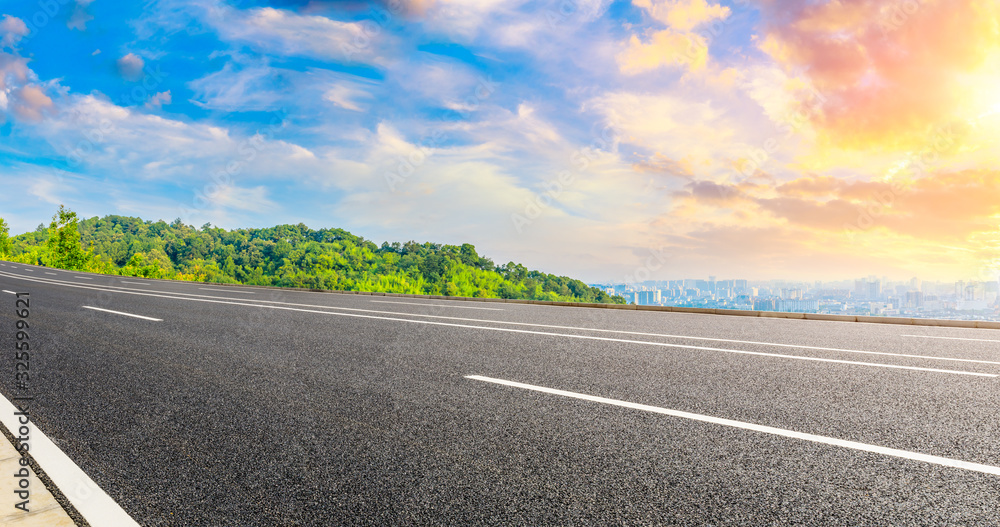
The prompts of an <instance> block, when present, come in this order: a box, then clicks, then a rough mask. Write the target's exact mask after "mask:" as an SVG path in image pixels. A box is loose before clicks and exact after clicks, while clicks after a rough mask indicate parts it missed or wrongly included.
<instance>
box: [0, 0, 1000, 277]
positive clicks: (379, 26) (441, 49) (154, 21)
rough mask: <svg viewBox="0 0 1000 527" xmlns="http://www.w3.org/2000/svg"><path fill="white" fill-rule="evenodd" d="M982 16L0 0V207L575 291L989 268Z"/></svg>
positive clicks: (899, 10)
mask: <svg viewBox="0 0 1000 527" xmlns="http://www.w3.org/2000/svg"><path fill="white" fill-rule="evenodd" d="M998 25H1000V4H998V3H997V2H995V1H994V0H957V1H954V2H909V3H907V2H888V1H887V2H790V1H786V0H761V1H745V0H727V1H709V0H632V1H611V0H569V1H566V2H552V3H548V2H529V1H525V0H513V1H509V2H496V1H488V2H487V1H483V2H477V1H470V0H387V1H385V2H335V1H326V0H280V1H279V0H243V1H223V0H156V1H153V2H138V3H112V2H106V1H102V0H96V1H95V0H52V1H51V2H42V3H41V4H39V3H38V2H17V3H14V2H7V3H4V5H3V7H2V8H0V136H2V145H3V146H2V147H0V185H3V186H4V188H11V189H19V192H18V194H17V196H16V198H17V199H13V200H9V201H7V202H5V203H4V205H3V208H2V209H0V216H2V217H4V218H7V220H8V222H9V223H10V225H11V230H12V232H14V233H21V232H25V231H30V230H33V229H34V227H35V225H37V224H38V223H39V222H40V221H46V220H47V219H48V218H49V216H50V214H51V210H52V209H53V208H54V206H57V205H59V204H65V205H66V206H68V207H70V208H71V209H72V210H74V211H76V212H78V213H79V214H80V215H81V217H93V216H104V215H108V214H118V215H125V216H140V217H143V218H145V219H152V220H154V221H155V220H156V219H163V220H165V221H167V222H171V221H173V220H174V218H178V217H179V218H181V219H182V220H183V221H184V222H185V223H188V224H191V225H196V226H200V225H202V224H205V223H211V224H213V225H217V226H219V227H223V228H228V229H234V228H244V227H268V226H273V225H275V224H282V223H287V224H293V225H294V224H298V223H300V222H301V223H305V224H306V225H308V226H310V227H312V228H314V229H320V228H342V229H346V230H349V231H351V232H355V233H358V234H359V235H362V236H364V237H366V238H368V239H372V240H376V241H377V242H381V241H390V242H392V241H399V242H406V241H408V240H416V241H419V242H425V241H428V242H436V243H445V244H463V243H470V244H474V245H475V246H476V247H477V248H479V250H480V251H481V252H482V253H484V254H487V255H489V256H490V257H492V258H493V259H495V260H496V261H517V262H522V263H524V264H525V265H527V266H529V267H531V268H534V269H541V270H545V271H546V272H551V273H558V274H560V275H567V276H573V277H578V278H580V279H582V280H585V281H588V282H598V281H609V280H615V279H619V278H620V277H623V276H626V275H631V274H634V273H635V272H637V271H638V270H641V269H647V271H648V272H650V274H651V275H656V274H658V273H679V274H682V275H689V274H706V275H707V274H715V275H741V276H752V277H760V278H764V277H768V276H782V277H788V278H798V279H815V278H833V277H841V276H843V277H847V276H852V275H862V274H866V273H868V272H876V273H877V274H878V275H880V276H881V275H887V276H913V275H921V276H925V277H928V278H933V279H942V280H944V279H959V278H965V279H971V278H976V277H978V278H984V277H989V276H995V275H997V274H998V272H1000V231H998V229H997V224H998V222H1000V169H998V166H997V162H998V152H1000V96H998V95H997V94H998V93H1000V34H998V32H997V29H996V28H997V27H998ZM651 258H653V260H652V261H653V262H654V263H655V265H654V266H653V267H656V269H652V268H651V267H650V266H649V265H648V262H649V261H651V260H650V259H651Z"/></svg>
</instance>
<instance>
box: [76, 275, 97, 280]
mask: <svg viewBox="0 0 1000 527" xmlns="http://www.w3.org/2000/svg"><path fill="white" fill-rule="evenodd" d="M73 278H79V279H80V280H93V278H90V277H87V276H74V277H73Z"/></svg>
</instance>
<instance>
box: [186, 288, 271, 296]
mask: <svg viewBox="0 0 1000 527" xmlns="http://www.w3.org/2000/svg"><path fill="white" fill-rule="evenodd" d="M198 289H201V290H202V291H219V292H221V293H240V294H241V295H255V294H257V293H254V292H252V291H238V290H229V289H209V288H207V287H199V288H198Z"/></svg>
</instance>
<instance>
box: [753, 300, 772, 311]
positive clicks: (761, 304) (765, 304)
mask: <svg viewBox="0 0 1000 527" xmlns="http://www.w3.org/2000/svg"><path fill="white" fill-rule="evenodd" d="M752 309H753V310H754V311H777V310H778V305H777V300H775V299H773V298H755V299H753V308H752Z"/></svg>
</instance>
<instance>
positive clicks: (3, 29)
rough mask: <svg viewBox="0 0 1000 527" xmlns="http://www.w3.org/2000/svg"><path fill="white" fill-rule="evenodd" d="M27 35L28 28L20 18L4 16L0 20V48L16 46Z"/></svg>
mask: <svg viewBox="0 0 1000 527" xmlns="http://www.w3.org/2000/svg"><path fill="white" fill-rule="evenodd" d="M27 35H28V26H27V25H25V23H24V21H23V20H21V19H20V18H17V17H13V16H10V15H4V16H3V20H0V48H9V47H13V46H14V45H16V44H17V43H18V42H20V41H21V39H22V38H24V37H25V36H27Z"/></svg>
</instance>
